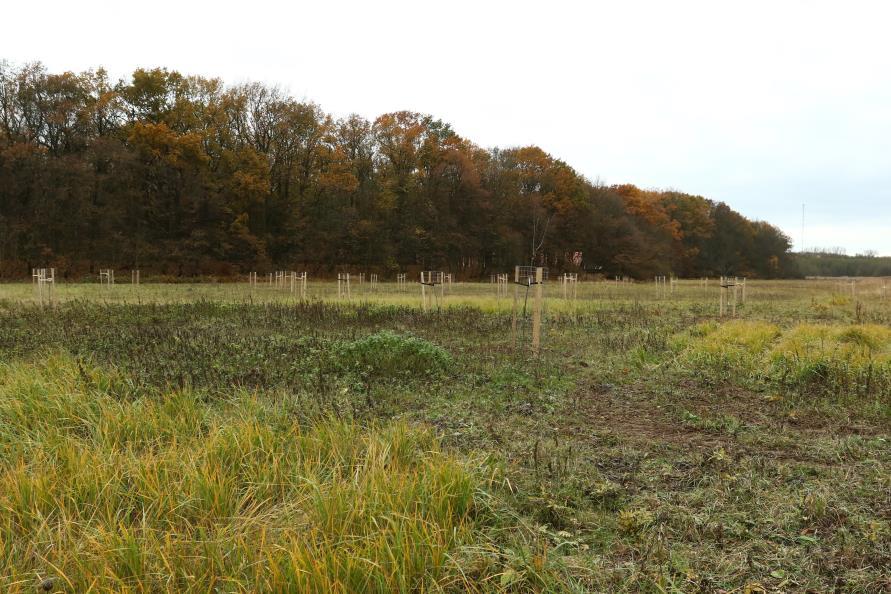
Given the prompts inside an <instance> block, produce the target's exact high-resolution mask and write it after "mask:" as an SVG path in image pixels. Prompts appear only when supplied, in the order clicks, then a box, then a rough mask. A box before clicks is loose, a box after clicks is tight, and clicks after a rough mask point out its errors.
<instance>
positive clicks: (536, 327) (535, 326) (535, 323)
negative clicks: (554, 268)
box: [532, 267, 544, 356]
mask: <svg viewBox="0 0 891 594" xmlns="http://www.w3.org/2000/svg"><path fill="white" fill-rule="evenodd" d="M543 272H544V271H543V269H542V268H541V267H539V268H536V269H535V305H534V309H533V312H532V352H533V353H534V354H535V355H536V356H538V353H539V350H540V348H541V301H542V299H541V296H542V288H543V278H542V276H543Z"/></svg>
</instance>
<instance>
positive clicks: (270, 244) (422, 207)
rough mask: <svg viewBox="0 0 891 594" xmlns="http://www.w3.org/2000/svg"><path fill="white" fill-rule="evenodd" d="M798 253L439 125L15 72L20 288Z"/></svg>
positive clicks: (427, 119) (4, 267) (30, 70)
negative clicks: (127, 275)
mask: <svg viewBox="0 0 891 594" xmlns="http://www.w3.org/2000/svg"><path fill="white" fill-rule="evenodd" d="M788 250H789V239H788V238H787V237H786V236H785V235H784V234H783V233H782V232H780V231H779V230H778V229H777V228H775V227H773V226H772V225H770V224H768V223H766V222H762V221H751V220H748V219H746V218H745V217H743V216H741V215H740V214H739V213H737V212H735V211H733V210H732V209H731V208H730V207H728V206H727V205H726V204H724V203H721V202H713V201H711V200H708V199H706V198H703V197H700V196H693V195H689V194H684V193H681V192H676V191H652V190H643V189H640V188H637V187H635V186H632V185H619V186H604V185H602V184H597V183H592V182H591V181H589V180H587V179H585V177H584V176H582V175H580V174H579V173H578V172H577V171H575V170H574V169H573V168H572V167H570V166H569V165H568V164H566V163H564V162H562V161H560V160H559V159H557V158H554V157H553V156H551V155H549V154H548V153H547V152H545V151H544V150H542V149H540V148H538V147H536V146H527V147H518V148H509V149H485V148H481V147H479V146H477V145H475V144H473V142H472V141H470V140H468V139H465V138H462V137H461V136H459V135H458V134H457V133H455V132H454V131H453V130H452V128H451V127H450V126H449V124H447V123H445V122H442V121H440V120H437V119H435V118H434V117H432V116H429V115H424V114H419V113H413V112H407V111H400V112H394V113H387V114H384V115H381V116H380V117H378V118H376V119H375V120H373V121H371V120H367V119H365V118H363V117H360V116H357V115H352V116H349V117H345V118H340V119H337V118H334V117H333V116H331V115H329V114H327V113H325V112H324V111H323V110H322V108H321V107H319V106H318V105H315V104H313V103H306V102H301V101H297V100H295V99H293V98H292V97H290V96H288V95H287V94H286V93H285V92H283V91H282V90H280V89H278V88H276V87H270V86H266V85H262V84H257V83H254V84H242V85H237V86H226V85H225V84H224V83H223V82H222V81H221V80H218V79H209V78H201V77H197V76H185V75H182V74H180V73H178V72H176V71H170V70H166V69H154V70H142V69H140V70H136V71H135V72H134V73H133V75H132V78H131V79H130V80H129V81H124V80H121V81H112V80H110V79H109V77H108V75H107V74H106V72H105V71H103V70H101V69H100V70H95V71H88V72H83V73H79V74H77V73H72V72H64V73H60V74H53V73H50V72H47V70H46V68H45V67H44V66H42V65H41V64H28V65H24V66H13V65H10V64H8V63H2V64H0V274H2V275H3V276H6V277H24V276H26V275H27V274H28V273H29V271H30V268H31V267H34V266H44V265H49V266H55V267H56V268H57V269H58V270H59V273H60V274H61V275H63V276H66V277H69V278H70V277H77V276H79V275H85V274H89V273H91V272H94V271H95V270H96V269H97V268H99V267H108V266H111V267H116V268H128V267H139V268H141V269H143V270H146V271H149V272H155V273H158V274H162V273H163V274H170V275H182V276H192V275H216V276H226V275H233V274H236V273H239V272H243V271H247V270H261V271H262V270H270V269H272V268H288V269H298V270H302V269H307V270H309V271H311V272H312V273H314V274H327V273H330V272H332V271H335V270H340V269H346V268H349V269H352V270H376V271H378V272H381V273H383V274H385V275H386V274H392V273H395V272H396V271H397V270H416V269H418V268H421V267H425V268H439V269H445V270H449V271H452V272H454V273H456V274H458V275H459V276H461V277H465V278H474V277H478V276H480V275H485V274H488V273H490V272H499V271H505V270H507V269H509V268H511V267H512V266H513V265H515V264H528V263H536V264H543V265H546V266H549V267H550V268H551V270H552V271H555V272H556V271H562V270H570V271H583V272H588V273H595V274H603V275H606V276H614V275H628V276H633V277H638V278H649V277H652V276H653V275H656V274H676V275H678V276H682V277H691V276H701V275H718V274H735V275H746V276H751V277H777V276H789V275H794V274H797V268H796V265H795V262H794V261H793V260H792V258H791V257H790V255H789V253H788ZM578 253H580V254H581V258H580V259H579V257H578V255H577V254H578ZM574 256H575V257H574Z"/></svg>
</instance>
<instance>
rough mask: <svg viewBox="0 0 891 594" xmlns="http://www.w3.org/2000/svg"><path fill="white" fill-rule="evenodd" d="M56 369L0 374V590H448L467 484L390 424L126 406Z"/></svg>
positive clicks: (472, 492)
mask: <svg viewBox="0 0 891 594" xmlns="http://www.w3.org/2000/svg"><path fill="white" fill-rule="evenodd" d="M116 382H117V380H116V378H115V377H114V375H113V374H106V373H102V372H100V371H97V370H94V369H84V368H83V367H80V366H79V365H78V364H77V363H76V362H75V361H74V360H72V359H70V358H65V357H57V358H53V359H51V360H49V361H47V362H46V363H45V364H41V365H33V364H25V363H15V364H8V365H4V366H2V367H0V589H2V591H4V592H32V591H34V589H35V587H36V585H37V584H38V583H39V581H40V580H43V579H47V578H50V579H54V580H55V581H54V582H53V584H54V586H53V587H54V588H59V589H62V590H64V591H71V592H86V591H114V592H136V591H152V592H165V591H166V592H197V591H201V592H208V591H210V592H214V591H216V592H230V591H267V592H272V591H275V592H283V591H293V592H408V591H421V590H432V589H438V588H440V587H445V585H446V584H448V583H449V582H450V581H451V580H454V579H456V578H455V576H456V575H459V574H458V572H457V571H456V570H455V567H454V566H453V562H452V559H453V556H454V554H455V552H456V550H458V549H459V548H460V547H462V546H464V545H466V544H468V543H471V542H472V541H473V539H474V537H475V535H476V529H477V527H478V524H479V523H480V521H481V520H482V518H483V517H484V515H485V510H484V509H483V508H482V507H481V506H480V501H479V493H480V489H481V487H482V486H483V485H484V483H485V480H486V479H485V476H484V473H483V472H482V470H481V469H480V468H478V467H477V468H475V467H472V466H470V465H469V464H468V463H467V462H466V461H462V460H459V459H457V458H455V457H453V456H450V455H447V454H445V453H443V452H441V451H440V450H439V448H438V446H437V441H436V439H435V437H434V436H433V435H432V434H431V433H430V432H429V431H426V430H424V429H416V428H409V427H408V426H407V425H405V424H402V423H396V424H389V425H385V426H375V427H372V428H370V429H362V428H360V427H358V426H355V425H352V424H349V423H345V422H339V421H323V422H320V423H318V424H317V425H314V426H313V427H312V428H311V429H306V430H304V429H301V428H300V427H299V426H297V425H296V424H294V423H293V422H292V421H291V419H290V418H289V416H288V413H287V409H286V408H285V407H282V406H280V405H275V404H269V403H268V402H261V401H260V400H259V399H256V398H252V397H250V396H249V395H245V396H243V397H241V398H239V399H237V400H233V401H232V402H230V403H225V404H222V405H221V404H219V403H217V404H215V405H213V406H211V405H209V404H206V403H204V402H202V401H201V399H200V398H199V397H198V396H197V395H196V394H194V393H191V392H188V391H182V392H172V393H168V394H166V395H165V396H164V397H162V398H152V399H137V400H129V401H128V400H125V399H122V398H120V397H119V396H118V395H117V394H116V393H115V390H116V387H115V386H116Z"/></svg>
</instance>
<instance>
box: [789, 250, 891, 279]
mask: <svg viewBox="0 0 891 594" xmlns="http://www.w3.org/2000/svg"><path fill="white" fill-rule="evenodd" d="M795 262H796V266H797V269H798V271H799V272H800V273H801V274H802V275H803V276H891V257H887V256H884V257H883V256H877V255H874V254H872V253H868V254H857V255H856V256H848V255H846V254H843V253H840V250H838V249H836V250H833V251H809V252H805V253H799V254H795Z"/></svg>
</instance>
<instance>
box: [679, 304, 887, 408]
mask: <svg viewBox="0 0 891 594" xmlns="http://www.w3.org/2000/svg"><path fill="white" fill-rule="evenodd" d="M674 347H675V349H676V351H677V352H678V353H679V355H678V361H679V363H681V364H682V365H684V366H687V367H690V368H693V369H698V370H699V371H700V372H703V373H705V374H707V375H709V376H712V377H720V378H722V379H749V380H752V381H763V382H767V383H770V384H775V385H778V386H784V387H789V388H793V389H795V390H797V391H799V392H801V393H803V394H807V393H821V394H824V395H830V396H834V397H845V396H877V397H880V398H881V397H885V398H887V397H888V396H889V395H891V328H888V327H887V326H883V325H878V324H856V325H843V324H835V325H820V324H799V325H796V326H793V327H791V328H789V329H787V330H783V331H781V330H780V329H779V328H778V327H777V326H774V325H771V324H766V323H763V322H753V321H732V322H727V323H725V324H714V323H709V324H701V325H699V326H695V327H693V328H692V329H690V330H688V331H687V332H684V333H682V334H681V335H679V336H677V337H676V338H675V341H674Z"/></svg>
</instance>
